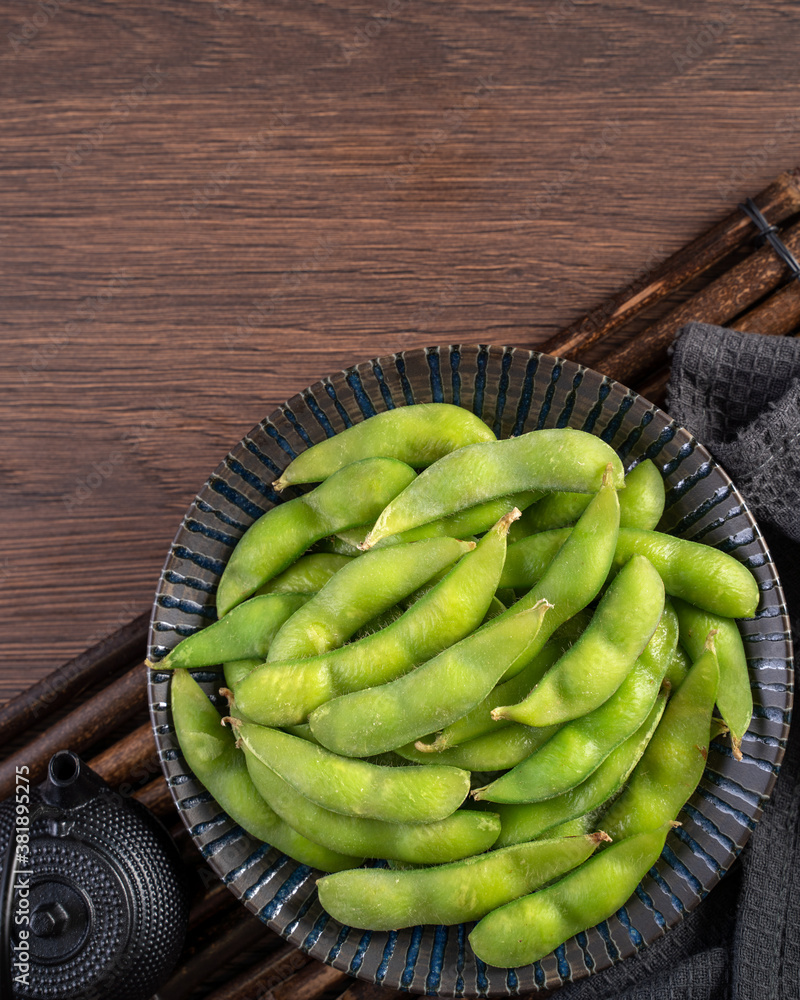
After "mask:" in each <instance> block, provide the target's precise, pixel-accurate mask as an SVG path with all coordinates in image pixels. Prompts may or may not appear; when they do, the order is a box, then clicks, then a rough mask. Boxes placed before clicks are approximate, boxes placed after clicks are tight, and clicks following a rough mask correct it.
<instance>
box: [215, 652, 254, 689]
mask: <svg viewBox="0 0 800 1000" xmlns="http://www.w3.org/2000/svg"><path fill="white" fill-rule="evenodd" d="M263 662H264V658H263V657H262V656H259V657H252V656H251V657H247V658H245V659H243V660H228V662H227V663H223V664H222V670H223V673H224V674H225V686H226V687H227V688H228V690H229V691H231V692H233V694H234V695H235V694H236V687H237V685H238V684H239V682H240V681H241V680H243V679H244V678H245V677H247V675H248V674H249V673H252V671H253V670H255V669H256V667H260V666H261V664H262V663H263Z"/></svg>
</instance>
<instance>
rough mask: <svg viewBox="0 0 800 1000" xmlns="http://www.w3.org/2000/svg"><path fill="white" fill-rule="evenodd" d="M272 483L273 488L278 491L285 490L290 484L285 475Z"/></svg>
mask: <svg viewBox="0 0 800 1000" xmlns="http://www.w3.org/2000/svg"><path fill="white" fill-rule="evenodd" d="M270 485H271V486H272V488H273V490H275V492H276V493H281V492H282V491H283V490H285V489H286V487H287V486H288V485H289V484H288V483H287V482H286V480H285V479H284V478H283V476H281V477H280V479H276V480H275V481H274V482H273V483H271V484H270Z"/></svg>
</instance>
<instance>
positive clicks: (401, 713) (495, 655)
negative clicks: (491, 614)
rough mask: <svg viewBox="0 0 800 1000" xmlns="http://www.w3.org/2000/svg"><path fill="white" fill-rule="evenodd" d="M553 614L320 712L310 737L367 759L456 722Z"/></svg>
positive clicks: (491, 625)
mask: <svg viewBox="0 0 800 1000" xmlns="http://www.w3.org/2000/svg"><path fill="white" fill-rule="evenodd" d="M509 516H510V515H509ZM549 608H550V605H549V604H548V603H547V602H546V601H540V602H539V604H537V605H536V606H535V607H534V608H528V609H525V610H523V611H520V612H517V613H516V614H513V613H512V614H511V615H510V616H509V615H507V614H503V615H501V616H499V617H497V618H495V619H493V620H492V621H490V622H488V623H487V624H486V625H483V626H482V627H481V628H479V629H478V630H477V631H476V632H473V634H472V635H470V636H467V638H466V639H462V640H461V641H460V642H458V643H456V644H455V645H453V646H450V647H449V648H448V649H445V650H444V651H443V652H441V653H439V655H438V656H435V657H434V658H433V659H432V660H428V661H427V663H423V664H422V665H421V666H419V667H417V668H416V670H412V671H411V672H410V673H408V674H405V675H404V676H403V677H399V678H397V680H394V681H391V682H390V683H388V684H381V685H379V686H377V687H371V688H367V689H366V690H363V691H355V692H353V693H352V694H346V695H343V696H342V697H340V698H334V699H332V700H331V701H328V702H326V703H325V704H324V705H320V707H319V708H317V709H316V710H315V711H313V712H312V713H311V715H310V716H309V720H308V721H309V723H310V724H311V732H312V733H313V734H314V735H315V736H316V737H317V739H318V740H319V741H320V743H322V745H323V746H326V747H328V748H329V749H330V750H333V751H335V752H336V753H339V754H344V755H345V756H348V757H365V756H367V755H368V754H374V753H382V752H383V751H384V750H393V749H395V747H398V746H402V745H403V744H405V743H409V742H412V741H413V740H415V739H417V738H418V737H420V736H425V735H426V734H427V733H430V732H432V731H433V730H436V729H440V728H441V727H442V726H446V725H449V723H451V722H455V720H456V719H459V718H461V716H462V715H464V714H465V713H466V712H468V711H469V710H470V709H471V708H474V707H475V705H477V704H478V703H479V702H480V701H482V700H483V698H485V697H486V695H487V694H488V693H489V692H490V691H491V690H492V688H493V687H494V686H495V684H496V683H497V681H498V680H499V678H500V677H501V676H502V675H503V674H504V673H505V671H506V670H507V669H508V668H509V666H511V665H512V664H513V663H514V662H516V660H518V659H519V658H521V657H522V658H524V657H525V652H526V650H527V649H528V648H529V647H530V644H531V643H532V642H533V640H534V639H535V638H536V634H537V633H538V631H539V628H540V627H541V623H542V619H543V618H544V616H545V614H546V612H547V610H548V609H549Z"/></svg>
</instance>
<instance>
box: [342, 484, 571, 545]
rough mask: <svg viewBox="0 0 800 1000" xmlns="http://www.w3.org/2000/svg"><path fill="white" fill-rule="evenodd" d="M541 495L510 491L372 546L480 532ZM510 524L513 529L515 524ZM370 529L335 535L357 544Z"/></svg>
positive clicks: (467, 536) (535, 492)
mask: <svg viewBox="0 0 800 1000" xmlns="http://www.w3.org/2000/svg"><path fill="white" fill-rule="evenodd" d="M541 496H542V494H541V493H540V492H538V491H528V492H525V493H512V494H511V496H507V497H497V499H496V500H488V501H487V502H486V503H481V504H476V505H475V506H474V507H467V509H466V510H462V511H459V512H458V513H457V514H451V515H450V517H443V518H441V520H439V521H429V522H428V523H427V524H421V525H420V526H419V527H418V528H411V529H410V530H409V531H403V532H401V533H400V534H399V535H389V536H388V537H387V538H384V539H383V540H382V541H380V542H378V543H377V544H376V545H375V546H374V548H376V549H382V548H386V547H387V546H389V545H397V544H398V543H399V542H418V541H420V540H421V539H423V538H469V537H470V536H472V535H481V534H483V532H484V531H488V530H489V528H491V527H492V525H493V524H496V523H497V522H498V521H499V520H500V518H501V517H504V516H505V515H506V514H510V513H511V511H512V510H514V508H516V509H517V510H520V511H523V510H525V508H526V507H529V506H530V505H531V504H532V503H534V502H535V501H536V500H538V499H539V498H540V497H541ZM588 499H591V497H589V498H588ZM511 528H512V530H513V528H514V525H512V526H511ZM370 530H371V528H366V529H365V528H351V529H350V530H349V531H341V532H339V533H338V535H337V537H338V538H340V539H342V540H343V541H345V542H347V543H348V544H350V545H353V546H360V545H361V544H362V543H363V542H364V539H365V538H366V537H367V535H368V534H369V532H370Z"/></svg>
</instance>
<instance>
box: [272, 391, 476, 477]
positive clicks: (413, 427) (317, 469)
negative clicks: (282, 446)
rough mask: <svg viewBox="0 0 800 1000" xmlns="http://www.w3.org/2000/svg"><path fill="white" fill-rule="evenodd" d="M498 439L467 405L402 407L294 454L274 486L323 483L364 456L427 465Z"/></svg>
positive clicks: (378, 415) (448, 404)
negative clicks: (465, 447) (295, 456)
mask: <svg viewBox="0 0 800 1000" xmlns="http://www.w3.org/2000/svg"><path fill="white" fill-rule="evenodd" d="M494 440H495V435H494V433H493V431H492V430H491V428H490V427H487V425H486V424H485V423H484V422H483V421H482V420H481V419H480V417H477V416H476V415H475V414H474V413H472V412H471V411H470V410H465V409H464V408H463V407H461V406H454V405H453V404H452V403H417V404H416V405H414V406H399V407H397V408H396V409H394V410H388V411H386V412H385V413H376V414H375V415H374V416H372V417H369V418H368V419H367V420H364V421H362V422H361V423H358V424H354V425H353V426H352V427H348V428H347V429H346V430H343V431H341V432H340V433H339V434H336V435H335V436H334V437H331V438H328V439H327V440H325V441H320V442H319V444H315V445H312V446H311V447H310V448H309V449H308V450H307V451H304V452H301V453H300V454H299V455H298V456H297V458H295V459H293V460H292V461H291V462H290V463H289V465H288V466H287V467H286V469H285V470H284V471H283V473H282V475H281V477H280V479H277V480H276V481H275V482H274V483H273V484H272V485H273V487H274V488H275V489H276V490H282V489H284V488H285V487H286V486H289V485H290V484H293V483H319V482H321V481H322V480H324V479H327V478H328V476H331V475H333V474H334V473H335V472H337V471H338V470H339V469H341V468H343V467H344V466H346V465H350V464H351V463H352V462H357V461H359V460H361V459H364V458H395V459H398V460H399V461H401V462H405V463H406V464H407V465H411V466H413V467H414V468H415V469H424V468H425V466H427V465H431V464H432V463H433V462H435V461H437V460H438V459H440V458H442V457H443V456H444V455H447V454H449V452H451V451H455V449H456V448H463V447H464V445H468V444H475V443H476V442H480V441H494Z"/></svg>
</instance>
